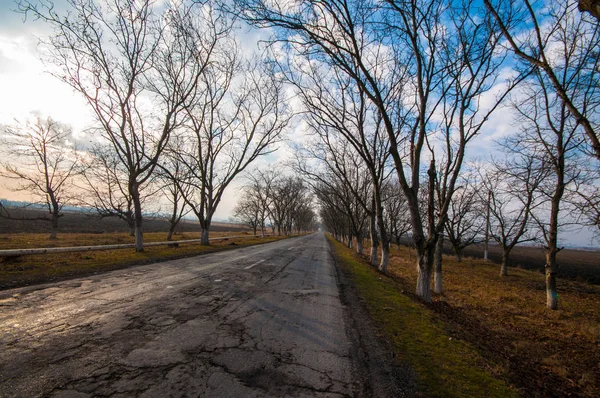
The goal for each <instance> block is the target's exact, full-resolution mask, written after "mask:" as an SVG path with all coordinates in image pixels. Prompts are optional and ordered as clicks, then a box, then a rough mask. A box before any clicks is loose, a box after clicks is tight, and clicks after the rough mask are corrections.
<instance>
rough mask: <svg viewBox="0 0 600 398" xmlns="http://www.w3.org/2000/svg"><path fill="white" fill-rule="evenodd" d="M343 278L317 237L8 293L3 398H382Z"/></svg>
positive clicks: (1, 336)
mask: <svg viewBox="0 0 600 398" xmlns="http://www.w3.org/2000/svg"><path fill="white" fill-rule="evenodd" d="M338 279H339V277H338V275H337V273H336V268H335V266H334V264H333V261H332V258H331V255H330V253H329V247H328V244H327V242H326V240H325V238H324V236H323V234H313V235H309V236H303V237H299V238H292V239H286V240H283V241H278V242H273V243H269V244H265V245H259V246H253V247H246V248H241V249H236V250H231V251H226V252H220V253H213V254H210V255H204V256H198V257H193V258H187V259H179V260H173V261H167V262H162V263H157V264H152V265H145V266H138V267H132V268H128V269H125V270H119V271H113V272H109V273H105V274H102V275H96V276H93V277H89V278H82V279H74V280H70V281H65V282H60V283H55V284H48V285H40V286H34V287H27V288H21V289H13V290H7V291H2V292H0V346H1V347H2V349H1V350H0V397H99V396H100V397H103V396H111V397H132V396H135V397H284V396H302V397H352V396H357V397H361V396H371V395H380V394H376V393H374V391H375V390H373V386H371V385H369V384H371V383H372V382H373V381H372V380H370V379H371V376H369V375H368V373H369V372H373V371H375V370H374V369H371V370H369V369H367V368H366V367H365V366H366V365H365V363H367V362H369V361H368V360H365V358H364V351H365V349H364V348H363V347H359V346H358V345H360V344H361V343H360V340H361V338H360V336H358V335H357V333H356V331H354V330H353V328H352V327H351V326H349V325H351V324H352V320H351V319H350V315H349V314H350V313H351V311H350V310H349V308H347V307H348V306H347V305H345V304H343V303H342V300H341V299H340V293H339V286H338V284H339V280H338ZM357 336H358V337H357ZM360 353H362V354H360ZM361 355H362V357H363V358H362V359H361ZM371 362H373V361H371ZM379 373H381V372H379ZM388 384H389V383H388ZM389 388H392V387H388V391H391V390H390V389H389ZM386 395H387V394H386Z"/></svg>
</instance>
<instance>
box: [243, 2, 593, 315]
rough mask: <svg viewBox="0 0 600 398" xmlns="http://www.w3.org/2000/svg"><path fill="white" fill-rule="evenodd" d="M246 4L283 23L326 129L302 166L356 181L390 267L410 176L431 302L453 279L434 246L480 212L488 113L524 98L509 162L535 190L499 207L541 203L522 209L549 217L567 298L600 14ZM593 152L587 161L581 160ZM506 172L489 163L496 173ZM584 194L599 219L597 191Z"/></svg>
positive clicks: (259, 17)
mask: <svg viewBox="0 0 600 398" xmlns="http://www.w3.org/2000/svg"><path fill="white" fill-rule="evenodd" d="M235 3H236V5H237V7H238V10H239V13H240V14H241V15H243V17H244V18H245V19H246V20H248V21H249V22H250V23H253V24H254V25H256V26H258V27H267V28H271V29H272V30H273V31H274V32H275V37H274V40H273V45H274V46H275V47H277V49H278V51H281V52H284V53H286V54H287V58H285V60H284V61H281V62H280V63H279V67H280V71H281V73H282V74H283V75H285V77H286V79H287V80H288V81H289V82H290V83H291V84H293V85H294V86H295V88H296V90H297V92H298V93H299V96H300V98H301V99H302V101H303V104H304V107H305V110H306V112H307V115H308V117H307V121H308V124H309V127H310V130H311V131H312V132H314V140H313V142H311V143H309V145H308V148H306V152H307V154H308V155H307V156H305V157H304V159H299V161H298V167H299V168H300V169H302V170H304V172H305V174H306V175H309V176H312V178H313V179H314V180H315V181H318V184H317V185H318V187H320V188H322V189H323V190H324V191H328V190H329V192H330V193H329V194H324V195H320V196H319V197H320V198H321V199H322V203H323V204H324V205H327V204H328V202H331V200H329V201H328V200H327V196H328V195H331V192H333V191H336V192H338V191H339V192H342V193H343V194H346V193H351V194H352V196H351V197H349V198H348V201H347V203H348V205H345V208H344V209H342V210H343V211H341V213H343V214H345V215H346V217H344V218H343V219H344V220H347V223H348V225H350V226H351V227H352V228H355V229H359V227H360V226H361V225H364V224H365V223H366V224H367V225H369V229H370V230H371V242H372V244H373V245H377V244H379V245H380V246H381V260H380V262H379V267H380V269H381V270H382V271H385V270H386V267H387V259H388V245H389V236H390V230H391V228H392V227H391V226H387V225H386V224H390V225H391V223H390V222H389V221H388V222H387V223H386V209H385V195H384V191H385V190H386V186H388V185H391V186H394V185H396V186H397V187H398V188H399V190H400V191H401V192H402V196H403V200H404V201H405V202H406V208H407V212H408V214H409V216H410V217H409V218H410V229H411V236H412V239H413V243H414V246H415V248H416V253H417V256H416V257H417V264H416V265H417V269H418V280H417V287H416V294H417V296H419V297H421V298H422V299H423V300H425V301H430V300H431V292H430V287H431V282H432V279H433V275H434V274H435V280H436V282H435V286H436V287H438V286H439V287H440V288H441V286H442V282H441V277H442V272H441V262H439V265H438V264H437V263H438V261H436V259H437V256H435V251H436V247H437V246H438V245H440V244H441V239H439V238H440V236H441V234H442V233H443V232H444V230H446V229H449V230H451V231H456V230H459V229H460V226H459V225H458V224H459V223H464V222H466V221H467V220H466V219H465V218H466V217H465V216H464V215H463V214H461V212H462V210H461V209H460V206H458V202H459V201H460V200H459V199H460V197H462V196H464V197H465V198H468V197H469V195H468V194H466V193H464V194H463V192H464V191H465V190H466V188H465V183H464V180H465V171H464V167H463V166H464V164H465V162H466V159H467V148H468V147H470V146H472V142H473V141H474V140H475V138H476V137H477V136H479V135H480V134H481V132H482V131H489V130H491V129H493V126H490V123H489V121H490V120H491V119H492V118H493V117H495V116H496V114H497V113H498V110H499V109H500V108H504V107H505V106H507V108H510V109H512V111H511V113H510V114H511V115H516V116H515V117H514V118H515V120H516V123H515V127H514V130H515V131H514V135H511V138H510V139H506V141H505V143H506V145H505V148H507V149H508V151H509V153H510V155H509V156H508V160H507V162H508V170H509V171H510V173H509V174H508V175H510V174H511V173H512V174H513V175H514V178H515V179H516V181H521V182H523V184H524V186H525V187H526V188H527V189H525V190H523V191H521V194H520V195H518V196H517V198H518V199H519V200H518V201H517V202H514V200H512V202H511V203H510V204H507V205H502V204H501V203H503V201H505V200H507V199H505V198H506V197H509V196H505V195H504V194H499V193H495V192H493V193H492V194H490V195H489V196H490V200H493V201H494V203H495V205H493V206H490V208H492V207H494V206H496V207H497V208H503V209H504V210H498V211H497V212H498V213H501V212H507V211H508V212H511V213H512V212H513V211H515V210H514V209H515V208H518V207H520V206H521V204H522V203H525V204H527V203H528V202H529V205H528V207H527V208H525V207H523V209H524V210H523V211H522V212H519V211H518V210H517V212H516V215H514V216H513V219H527V222H528V221H529V220H530V218H537V220H536V221H537V224H538V225H540V226H542V235H543V240H544V242H545V246H546V291H547V306H548V307H549V308H552V309H556V308H557V307H558V295H557V292H556V273H557V263H556V254H557V253H558V251H559V250H560V246H559V245H558V230H559V224H560V217H559V212H560V209H561V204H563V203H564V195H565V192H566V191H567V190H573V191H575V190H576V188H577V187H578V186H583V185H586V184H588V183H589V182H590V180H591V179H592V178H593V176H592V175H593V174H594V173H595V172H597V171H598V167H597V165H598V163H597V162H598V160H599V159H600V151H599V149H600V146H598V134H597V133H596V132H597V122H598V119H597V116H596V115H597V114H598V113H597V112H596V107H597V105H598V103H599V101H598V100H599V99H600V98H599V96H598V90H597V88H598V84H597V82H598V78H597V77H598V76H597V74H598V73H599V68H598V67H597V65H598V60H599V56H598V51H597V49H598V48H599V47H598V44H600V43H599V37H600V36H599V33H600V32H599V31H598V30H599V29H600V28H599V26H598V23H597V20H595V19H592V20H588V19H587V18H589V16H588V15H587V14H586V15H582V14H579V13H575V12H573V10H574V9H575V8H576V7H577V3H576V2H575V1H573V0H561V1H553V2H542V1H528V0H522V1H507V0H485V1H484V2H483V3H484V4H481V3H480V2H477V1H473V0H462V1H458V2H456V1H439V0H436V1H420V0H412V1H394V0H387V1H378V0H370V1H335V0H334V1H300V2H293V3H290V2H285V1H277V0H275V1H269V2H265V1H262V0H237V1H235ZM505 109H506V108H505ZM503 112H504V113H505V114H509V111H506V110H503ZM310 159H318V160H319V161H320V163H319V164H318V165H315V164H316V163H315V162H313V161H311V160H310ZM582 159H588V161H586V162H585V163H584V164H581V163H579V164H578V161H581V160H582ZM323 161H324V163H325V164H323ZM585 166H589V167H585ZM522 170H525V171H522ZM527 170H529V172H528V171H527ZM390 173H392V174H393V178H390V177H389V175H388V174H390ZM523 173H525V174H523ZM528 173H529V175H528ZM492 175H493V173H490V175H489V176H488V175H487V173H486V177H485V179H484V180H485V181H487V182H486V183H487V184H488V185H491V184H492V183H493V181H492V180H493V178H494V177H492ZM502 178H504V177H502ZM387 181H395V183H389V182H387ZM502 181H503V182H508V181H507V180H502ZM540 181H543V183H542V182H540ZM541 186H543V187H544V189H543V190H540V189H537V190H536V189H534V188H540V187H541ZM590 187H591V188H590ZM365 190H366V193H365V192H363V191H365ZM507 192H508V193H507V195H508V194H509V193H510V191H507ZM529 192H533V193H532V194H531V195H529ZM579 192H580V194H581V195H585V196H586V197H587V198H588V205H589V204H591V203H597V196H596V197H593V196H590V195H589V193H590V192H597V190H594V189H593V185H588V188H587V189H584V190H579ZM583 192H586V193H583ZM484 195H485V196H487V190H486V192H485V194H484ZM392 196H393V195H392ZM529 196H531V198H529ZM542 197H543V199H544V200H541V198H542ZM538 199H539V200H540V202H538ZM340 202H341V200H340ZM467 202H468V201H467ZM512 203H514V204H512ZM582 203H583V202H582ZM329 204H330V205H327V206H324V210H323V211H324V213H323V218H324V219H326V218H330V219H334V220H339V219H341V217H340V215H341V213H339V214H338V216H337V217H333V218H332V216H331V217H330V216H328V215H327V214H326V213H327V212H328V211H331V210H332V209H335V206H334V205H339V203H335V204H331V203H329ZM503 206H504V207H503ZM584 207H585V206H584ZM584 207H582V208H581V209H584ZM350 208H357V209H360V212H364V214H365V215H366V217H365V216H363V217H360V214H359V213H356V212H351V211H350V210H349V209H350ZM532 208H536V209H541V208H544V209H545V210H546V211H545V212H539V213H535V214H534V212H532V211H531V209H532ZM585 209H587V210H591V213H588V214H592V219H594V217H595V219H596V220H597V213H596V214H595V215H594V213H593V211H594V209H593V206H591V207H590V206H588V207H586V208H585ZM596 211H597V207H596ZM490 212H492V211H491V210H490ZM355 213H356V214H359V216H357V217H355V216H354V215H353V214H355ZM518 214H521V216H518ZM519 217H520V218H519ZM542 217H543V219H542ZM388 218H389V216H388ZM364 220H368V221H364ZM525 225H527V223H525ZM329 226H330V227H332V225H329ZM516 226H517V228H516V231H515V230H514V229H510V228H508V227H507V228H508V229H506V231H505V232H504V235H505V238H506V239H504V240H505V241H506V243H507V246H510V245H511V243H512V242H513V241H515V238H516V236H517V235H519V234H518V232H519V231H521V228H520V224H519V223H517V224H516ZM522 229H523V230H527V229H528V227H524V228H522ZM347 230H348V229H347ZM523 233H524V232H523ZM448 235H449V239H450V240H451V241H453V240H454V241H457V242H458V239H457V237H456V236H451V235H452V234H448ZM522 236H523V235H522ZM521 239H524V238H522V237H519V238H516V241H517V242H518V241H519V240H521ZM434 266H435V269H434Z"/></svg>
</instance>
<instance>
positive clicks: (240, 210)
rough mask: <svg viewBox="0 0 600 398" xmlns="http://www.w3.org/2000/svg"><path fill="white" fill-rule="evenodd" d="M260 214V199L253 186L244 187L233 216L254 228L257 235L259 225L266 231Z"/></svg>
mask: <svg viewBox="0 0 600 398" xmlns="http://www.w3.org/2000/svg"><path fill="white" fill-rule="evenodd" d="M260 214H261V208H260V200H259V199H258V198H257V197H256V192H255V191H254V190H252V189H251V188H250V189H248V187H244V190H243V191H242V195H241V197H240V199H239V200H238V202H237V204H236V206H235V208H234V209H233V216H234V217H235V218H236V219H237V220H239V221H241V222H242V223H244V224H246V225H248V226H249V227H250V228H252V231H253V232H254V235H256V232H257V230H258V227H261V229H262V231H264V228H263V225H262V223H261V220H260ZM263 236H264V232H263Z"/></svg>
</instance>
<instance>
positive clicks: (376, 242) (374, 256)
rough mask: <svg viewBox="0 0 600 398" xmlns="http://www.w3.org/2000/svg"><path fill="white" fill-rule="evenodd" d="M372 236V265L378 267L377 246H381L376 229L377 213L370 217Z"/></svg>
mask: <svg viewBox="0 0 600 398" xmlns="http://www.w3.org/2000/svg"><path fill="white" fill-rule="evenodd" d="M370 219H371V224H370V228H369V229H370V234H371V265H372V266H373V267H377V246H379V240H378V238H377V230H376V229H375V213H371V215H370Z"/></svg>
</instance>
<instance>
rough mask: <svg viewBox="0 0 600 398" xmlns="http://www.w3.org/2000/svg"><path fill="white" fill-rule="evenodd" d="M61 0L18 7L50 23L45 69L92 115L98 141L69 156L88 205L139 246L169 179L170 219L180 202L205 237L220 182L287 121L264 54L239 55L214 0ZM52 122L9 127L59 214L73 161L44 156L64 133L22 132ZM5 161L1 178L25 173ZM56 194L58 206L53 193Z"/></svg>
mask: <svg viewBox="0 0 600 398" xmlns="http://www.w3.org/2000/svg"><path fill="white" fill-rule="evenodd" d="M68 3H69V6H70V7H69V8H68V10H67V11H65V12H64V13H60V12H58V11H57V10H56V9H55V8H54V5H53V3H52V2H50V1H46V0H41V1H39V2H36V3H31V2H29V1H23V2H20V3H19V9H20V11H21V12H23V13H24V14H25V15H26V16H28V17H33V18H34V19H37V20H41V21H43V22H44V23H46V24H48V25H49V26H50V27H51V28H52V29H53V34H52V35H51V36H49V37H47V38H45V39H44V42H43V44H44V49H45V51H46V53H45V56H46V57H47V59H48V61H50V64H53V65H54V66H53V67H52V68H51V69H50V72H51V73H53V74H54V75H55V76H56V77H57V78H58V79H60V80H62V81H63V82H65V83H66V84H68V85H70V86H71V87H72V88H73V89H74V90H75V91H77V92H79V93H80V94H81V95H82V97H83V98H84V100H85V101H86V102H87V104H88V106H89V109H90V110H91V111H92V113H93V115H94V117H95V120H96V124H95V127H94V128H93V129H91V131H90V135H92V136H93V137H94V140H93V142H92V144H91V146H89V147H88V148H87V149H86V151H85V153H83V152H82V151H81V150H80V151H79V153H78V154H77V156H76V157H77V163H78V164H79V166H80V169H81V170H82V171H81V174H82V175H83V180H84V181H85V182H86V184H84V186H83V187H80V189H81V188H83V189H85V190H86V191H87V192H88V195H86V198H87V199H86V200H87V202H88V205H91V206H93V207H94V208H97V209H98V210H99V212H100V213H101V214H103V215H117V216H119V217H121V218H123V219H124V220H126V221H127V222H128V223H130V224H132V225H133V228H134V231H135V237H136V250H138V251H142V250H143V214H144V212H143V209H144V197H148V196H152V195H153V193H154V191H153V189H152V188H151V187H152V186H155V184H154V183H156V182H157V181H162V184H160V186H163V187H167V186H168V187H169V190H168V192H169V197H170V198H171V202H172V204H173V214H174V216H173V217H174V218H173V219H174V220H177V218H178V217H180V216H181V214H183V213H182V207H183V204H185V206H187V208H188V209H189V210H191V211H192V212H193V213H194V214H195V215H196V217H197V218H198V221H199V222H200V224H201V227H202V240H203V243H204V244H208V234H209V230H210V224H211V220H212V217H213V216H214V214H215V211H216V209H217V206H218V205H219V203H220V201H221V200H222V197H223V193H224V191H225V189H226V188H227V187H228V186H229V184H230V183H231V182H232V180H233V179H234V178H235V177H236V176H237V175H239V173H241V172H242V171H243V170H244V169H246V168H247V167H248V165H249V164H251V163H252V162H253V161H254V160H256V158H257V157H259V156H261V155H265V154H267V153H269V152H270V151H272V150H273V145H274V144H275V143H277V142H279V140H280V137H281V134H282V132H283V130H284V129H285V127H286V125H287V123H288V121H289V118H290V112H289V111H288V109H287V106H286V104H285V101H284V98H283V91H282V83H281V82H280V81H279V80H277V79H276V76H275V71H273V70H272V69H270V68H269V66H268V65H269V64H268V62H267V60H266V59H259V58H256V57H247V56H244V53H243V52H242V50H241V48H240V46H239V44H238V42H237V40H236V38H235V35H234V29H235V18H234V17H233V16H232V14H230V13H227V12H226V11H225V10H224V9H223V8H222V7H218V4H217V3H214V2H211V1H192V0H190V1H182V2H178V3H177V4H175V3H173V4H166V5H160V4H155V3H154V2H152V1H132V0H110V1H106V2H101V1H96V0H69V1H68ZM53 123H54V122H53V121H51V120H50V119H49V120H48V121H43V120H38V121H37V123H35V126H26V128H24V129H11V128H8V131H9V132H14V134H9V138H8V140H9V145H12V146H19V147H21V146H22V148H23V151H24V152H27V153H31V154H33V157H35V161H34V162H33V163H32V165H34V167H36V168H37V169H38V170H37V171H38V172H39V175H40V176H41V177H40V181H41V183H39V184H37V185H38V186H37V187H36V188H37V189H38V190H39V192H40V193H41V194H42V195H43V196H45V197H46V198H48V199H47V200H48V203H49V206H50V207H51V208H52V212H53V216H52V219H53V220H55V221H53V222H57V220H58V217H59V213H60V208H61V207H62V204H64V203H65V201H64V199H65V198H66V196H65V195H64V194H59V193H58V192H64V191H65V190H66V185H65V184H64V181H66V180H67V179H68V177H69V176H70V175H71V172H70V171H65V170H66V169H67V170H71V169H74V166H69V167H66V168H65V167H64V165H65V162H55V161H54V160H52V159H58V158H60V157H61V156H62V155H61V154H60V153H64V152H65V149H66V148H67V147H69V145H65V143H64V141H65V140H64V137H62V138H61V144H60V145H58V144H57V145H54V144H53V145H54V146H53V147H52V148H50V147H47V146H46V145H45V144H44V143H42V142H31V143H25V142H23V141H21V139H20V135H26V136H40V133H41V132H42V131H48V132H50V133H54V136H59V135H60V134H58V130H61V129H62V128H61V129H57V128H54V127H51V125H52V124H53ZM30 127H34V128H33V129H31V128H30ZM42 135H43V134H42ZM71 147H72V146H71ZM44 151H45V152H44ZM42 152H43V155H41V153H42ZM19 159H21V156H19ZM70 160H71V163H76V162H75V158H74V157H71V159H70ZM25 168H27V166H25ZM4 169H5V170H4V175H6V176H9V177H16V178H19V179H22V177H23V175H19V173H21V172H20V171H17V170H16V168H11V166H8V165H5V168H4ZM29 171H31V170H29ZM24 173H25V172H22V173H21V174H24ZM59 174H60V175H61V176H64V177H65V178H64V179H62V180H61V181H59V179H58V178H52V177H51V176H53V175H59ZM63 180H64V181H63ZM21 188H25V186H22V187H21ZM59 197H62V198H63V202H62V204H61V203H60V202H59V201H57V200H55V199H57V198H59Z"/></svg>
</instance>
